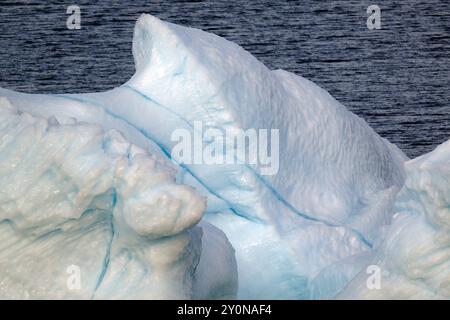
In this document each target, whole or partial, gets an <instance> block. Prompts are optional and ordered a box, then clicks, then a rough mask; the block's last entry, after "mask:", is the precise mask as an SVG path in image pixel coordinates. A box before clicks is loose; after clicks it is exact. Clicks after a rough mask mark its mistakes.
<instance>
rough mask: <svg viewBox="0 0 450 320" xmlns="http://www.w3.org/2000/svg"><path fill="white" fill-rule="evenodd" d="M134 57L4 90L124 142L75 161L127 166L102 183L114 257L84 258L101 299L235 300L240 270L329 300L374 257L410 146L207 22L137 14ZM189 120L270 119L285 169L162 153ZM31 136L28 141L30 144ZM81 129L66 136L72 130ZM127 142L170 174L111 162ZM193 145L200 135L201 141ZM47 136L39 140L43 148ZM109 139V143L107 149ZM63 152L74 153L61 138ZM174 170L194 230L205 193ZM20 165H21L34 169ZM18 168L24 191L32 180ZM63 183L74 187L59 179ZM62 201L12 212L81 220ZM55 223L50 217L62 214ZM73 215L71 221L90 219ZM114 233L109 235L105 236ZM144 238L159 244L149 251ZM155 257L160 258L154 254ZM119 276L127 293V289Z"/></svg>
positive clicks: (108, 250)
mask: <svg viewBox="0 0 450 320" xmlns="http://www.w3.org/2000/svg"><path fill="white" fill-rule="evenodd" d="M133 55H134V59H135V64H136V74H135V75H134V76H133V78H132V79H131V80H130V81H128V82H127V83H126V84H124V85H123V86H121V87H119V88H115V89H113V90H111V91H108V92H103V93H92V94H57V95H28V94H22V93H17V92H12V91H8V90H4V89H0V95H3V96H6V97H8V99H9V100H10V101H11V103H12V104H13V105H14V107H15V108H17V109H18V110H20V111H21V112H26V113H27V114H30V115H32V116H34V117H41V118H44V119H48V120H41V121H48V123H50V124H51V123H60V124H61V125H62V126H69V127H68V128H70V129H71V130H79V131H81V132H85V130H84V129H77V128H78V126H81V127H80V128H82V126H87V127H89V128H91V127H92V128H99V127H101V128H102V129H103V130H105V131H106V132H107V133H106V134H105V135H106V137H113V138H114V139H119V138H118V137H121V138H120V139H119V140H120V141H123V142H120V143H118V142H114V143H113V144H112V145H113V147H108V143H106V144H101V146H100V147H99V149H98V150H97V149H95V148H91V149H89V151H91V150H92V151H95V152H96V153H93V154H90V153H89V152H88V150H86V153H87V154H88V157H90V158H88V159H87V160H85V161H84V160H78V162H76V161H77V157H75V156H73V157H74V159H70V161H72V162H76V163H78V165H74V167H75V168H78V169H77V170H81V171H80V172H79V173H78V174H79V175H80V176H81V177H83V178H86V179H87V177H89V176H90V175H92V173H90V172H91V170H94V169H95V168H96V166H100V167H102V168H103V167H104V166H105V165H101V163H103V162H105V161H106V163H110V162H113V163H114V164H113V165H111V164H110V166H112V167H113V168H114V170H113V169H108V170H109V171H111V172H114V174H112V173H109V176H113V177H115V175H116V174H118V175H119V176H120V179H119V180H118V179H116V178H111V177H110V179H112V180H113V182H111V184H107V186H108V188H107V190H115V191H114V192H115V193H114V194H113V195H110V196H109V197H110V198H109V199H110V207H113V209H104V210H106V211H107V212H108V214H104V216H105V219H106V220H105V222H104V225H105V227H104V229H105V231H104V233H103V234H101V235H98V240H96V241H99V242H102V241H103V242H104V244H103V246H104V248H103V249H102V247H101V245H100V244H98V245H96V250H99V253H98V254H97V255H96V256H103V257H105V256H106V257H107V259H106V260H108V261H109V262H108V263H107V266H106V267H105V263H104V259H103V260H102V259H100V261H99V262H97V263H98V264H97V265H92V267H91V268H92V269H90V270H91V271H89V275H90V276H92V278H93V279H96V281H97V282H100V285H96V284H94V283H95V281H94V280H92V281H94V282H93V284H92V286H93V287H92V291H93V292H94V294H95V295H94V296H95V297H108V298H109V297H111V298H116V297H131V298H133V297H149V298H152V297H193V298H201V297H208V298H217V297H222V296H224V297H232V296H233V293H234V291H235V290H236V281H237V278H238V279H239V291H238V297H239V298H331V297H334V296H335V295H337V294H338V293H339V292H340V291H341V290H342V289H343V288H345V287H346V285H347V283H348V282H349V281H350V280H351V279H352V278H353V277H355V275H357V274H358V273H360V272H361V270H363V268H364V267H365V266H366V265H367V264H368V263H369V262H370V261H372V260H373V259H374V255H376V254H377V252H378V251H377V249H378V245H379V244H380V243H382V241H383V237H384V235H385V230H386V229H388V228H389V225H390V224H391V223H392V217H393V213H394V209H393V206H394V202H395V197H396V194H397V192H398V191H399V190H400V188H401V187H402V186H403V184H404V180H405V172H404V161H406V160H407V159H406V157H405V156H404V155H403V153H402V152H401V151H400V150H398V149H397V148H396V147H395V146H394V145H392V144H390V143H389V142H387V141H386V140H384V139H382V138H381V137H379V136H378V135H377V134H376V133H375V132H374V131H373V130H372V129H371V128H370V127H369V126H368V125H367V124H366V123H365V121H364V120H362V119H360V118H358V117H357V116H355V115H354V114H352V113H351V112H349V111H348V110H347V109H346V108H345V107H344V106H342V105H341V104H340V103H339V102H337V101H336V100H335V99H333V98H332V97H331V96H330V95H329V94H328V93H327V92H326V91H324V90H323V89H321V88H319V87H318V86H317V85H315V84H314V83H312V82H310V81H308V80H306V79H304V78H302V77H299V76H296V75H293V74H291V73H288V72H285V71H282V70H276V71H271V70H269V69H267V68H266V67H265V66H264V65H263V64H262V63H260V62H259V61H258V60H256V59H255V58H254V57H253V56H252V55H250V54H249V53H248V52H246V51H245V50H243V49H242V48H241V47H239V46H238V45H236V44H234V43H231V42H229V41H226V40H225V39H223V38H220V37H218V36H215V35H213V34H209V33H206V32H203V31H201V30H196V29H191V28H186V27H181V26H177V25H173V24H170V23H165V22H162V21H160V20H159V19H157V18H155V17H152V16H149V15H143V16H141V18H140V19H139V20H138V22H137V24H136V29H135V33H134V39H133ZM27 117H30V116H29V115H27ZM196 121H201V122H202V123H203V124H204V125H205V126H212V127H216V128H220V129H222V130H230V131H232V132H235V131H237V130H239V129H244V130H245V129H249V128H254V129H269V130H270V129H278V130H279V132H280V146H279V152H280V163H279V171H278V172H277V173H276V174H274V175H263V174H262V173H263V169H264V168H263V166H261V165H249V164H224V165H204V164H195V165H190V164H180V163H179V161H177V160H178V159H171V152H170V151H171V150H172V148H173V146H174V145H175V142H174V141H172V140H171V135H172V133H173V131H174V130H175V129H180V128H182V129H186V130H188V131H189V132H191V133H192V135H195V134H196V132H195V126H194V122H196ZM84 123H89V124H90V125H87V124H84ZM75 124H76V125H75ZM92 124H95V125H97V126H92ZM91 130H93V129H91ZM98 130H100V129H98ZM62 131H63V132H62V133H61V134H62V135H64V134H65V133H64V132H65V130H62ZM87 132H88V131H87ZM119 132H120V134H119ZM31 137H32V135H28V136H24V137H23V140H27V139H28V143H29V144H30V145H37V144H36V142H35V141H33V139H34V138H31ZM78 138H79V137H78V136H77V134H73V139H75V141H77V139H78ZM60 139H62V140H63V141H64V140H65V139H64V138H60ZM97 139H99V140H102V139H100V138H97ZM103 139H104V138H103ZM55 140H58V139H57V138H55ZM114 141H116V140H114ZM126 141H130V142H131V143H132V144H133V145H134V146H135V147H133V148H131V150H135V149H138V150H140V152H142V153H145V154H146V153H147V152H148V153H150V154H152V155H154V157H155V158H156V159H157V161H156V162H155V163H158V164H159V165H161V166H162V167H164V168H166V169H164V170H162V171H163V172H164V174H162V175H167V176H170V177H171V178H170V179H172V180H170V179H169V178H167V180H170V181H171V183H163V186H160V185H159V184H158V183H157V182H154V178H153V177H154V175H157V176H158V177H159V175H158V174H156V173H155V172H154V171H155V169H154V168H153V167H152V165H150V164H149V163H148V162H147V160H145V159H147V158H149V156H148V155H147V156H142V157H143V159H141V156H139V157H138V158H139V161H138V160H133V159H134V156H132V157H131V160H130V159H128V162H127V161H126V160H123V161H119V160H116V161H114V160H111V159H110V158H111V157H112V158H113V159H115V157H119V155H120V157H124V158H128V156H127V154H129V153H130V152H131V151H126V150H124V148H125V147H120V146H122V145H123V146H126V145H128V144H129V143H128V142H126ZM202 143H203V144H204V146H207V145H208V144H209V143H210V141H203V142H202ZM44 144H46V143H44ZM49 145H50V146H53V145H54V143H50V144H49ZM44 147H45V146H44V145H43V146H41V147H40V148H39V145H37V147H36V150H37V151H36V152H39V150H41V149H43V150H45V148H44ZM110 148H112V149H113V150H115V151H114V152H113V154H114V156H108V157H106V156H104V155H103V153H107V154H109V153H110V152H109V151H108V150H109V149H110ZM60 149H61V150H64V147H63V146H61V147H60ZM116 149H117V150H116ZM102 150H103V151H102ZM119 150H120V151H119ZM61 152H62V153H64V154H67V156H66V157H69V154H68V152H67V151H65V152H63V151H61ZM102 152H103V153H102ZM97 153H98V154H97ZM116 153H118V154H117V155H116ZM0 157H1V158H0V159H2V158H3V156H2V154H0ZM102 157H106V159H109V160H102V159H103V158H102ZM71 158H72V157H71ZM97 158H98V159H97ZM16 159H17V158H16ZM68 161H69V160H68ZM102 161H103V162H102ZM130 161H131V162H130ZM153 161H155V160H153ZM122 162H124V164H123V165H121V166H119V165H118V164H122ZM11 163H13V164H14V163H15V162H14V161H13V160H11ZM29 165H30V169H27V170H36V169H35V165H34V164H33V163H31V162H30V163H29ZM55 166H56V167H57V168H59V167H60V166H61V164H60V163H59V162H57V163H56V165H55ZM153 166H156V165H153ZM156 167H158V166H156ZM117 168H120V170H119V169H117ZM170 168H172V169H174V170H178V171H177V172H178V173H177V174H176V178H177V182H178V183H183V184H187V185H191V186H193V187H195V188H196V190H197V193H198V194H200V195H203V196H205V197H206V198H207V207H206V215H205V216H204V219H203V220H204V221H202V223H201V228H202V229H203V232H204V235H203V238H202V239H201V237H200V231H199V230H200V229H199V228H198V227H194V228H190V227H192V226H194V225H195V224H196V222H197V221H198V220H199V219H200V218H201V216H202V213H203V211H204V210H203V209H204V208H203V202H201V200H199V199H200V198H199V197H198V196H197V195H196V194H195V193H194V192H193V191H192V189H189V188H187V187H185V186H180V185H178V184H175V183H174V181H173V178H174V174H169V173H168V172H170V170H171V169H170ZM10 169H11V168H10ZM19 169H20V170H16V171H19V173H18V174H23V175H25V176H26V175H27V174H26V170H25V169H21V168H19ZM23 170H25V171H24V173H20V172H21V171H23ZM83 170H84V171H83ZM105 170H106V169H105ZM108 170H106V171H108ZM109 171H108V172H109ZM74 172H76V171H74ZM94 172H95V170H94ZM74 174H75V173H74ZM147 175H148V177H147ZM102 177H103V176H102V175H99V176H98V177H95V178H93V181H81V182H80V183H79V184H77V185H76V186H77V188H78V189H80V188H81V187H83V188H84V183H88V184H87V187H89V188H90V189H87V190H89V191H86V192H87V194H89V197H91V196H92V195H97V193H96V192H97V191H96V189H95V188H94V187H95V186H97V184H98V183H99V181H102V180H101V179H100V178H102ZM22 178H23V177H20V179H22ZM20 179H19V180H17V184H18V188H19V187H21V186H22V184H24V185H26V183H22V182H21V180H20ZM47 179H48V178H47ZM99 179H100V180H99ZM102 179H106V178H102ZM167 180H163V181H167ZM156 181H159V180H156ZM94 182H95V183H94ZM5 183H6V184H5V188H6V187H8V188H12V189H14V188H13V187H12V186H9V185H8V184H9V183H11V179H7V181H6V180H5ZM52 183H55V184H56V182H52ZM64 183H65V182H64ZM89 183H91V184H93V186H91V185H90V184H89ZM105 183H106V182H105ZM13 185H14V184H13ZM2 188H3V187H2ZM46 188H47V187H46ZM40 190H43V189H40ZM44 190H45V189H44ZM24 192H25V191H24ZM49 192H50V194H51V195H53V193H52V192H51V189H49ZM105 192H106V191H105ZM108 192H111V191H108ZM159 192H163V194H164V196H161V195H160V194H159ZM61 193H62V195H61V197H62V196H67V194H68V191H61ZM43 194H44V195H45V194H46V193H43ZM43 194H37V195H36V197H37V198H39V199H40V198H42V196H43ZM26 195H27V197H28V196H29V195H32V194H29V193H26ZM86 197H88V195H86ZM104 197H106V198H107V196H105V195H102V199H103V198H104ZM111 198H112V200H111ZM30 199H32V198H30ZM30 199H27V198H24V200H23V201H24V202H26V203H27V204H28V205H29V206H30V210H31V209H33V210H34V208H35V207H39V206H40V205H39V203H38V202H37V203H33V201H31V200H30ZM83 199H84V200H83V201H84V202H83V203H84V206H83V208H90V207H89V206H90V203H91V201H92V199H90V198H89V199H85V198H83ZM114 199H115V200H114ZM61 201H62V200H55V204H54V207H56V208H57V209H53V208H52V209H51V210H50V211H46V210H44V211H45V213H36V212H39V211H36V212H34V211H33V210H31V211H33V212H31V211H29V213H28V214H26V215H24V216H26V217H25V218H23V217H22V218H21V215H17V216H14V219H11V220H6V221H12V222H13V223H16V222H14V220H15V219H19V221H20V219H30V218H31V217H32V216H34V217H38V218H39V219H43V217H45V216H47V215H51V216H52V217H54V219H55V221H58V219H61V216H64V214H66V215H67V214H70V215H74V216H75V217H77V218H78V220H79V219H80V218H79V217H80V215H81V214H82V212H84V211H85V210H86V209H84V211H80V210H81V209H80V208H79V207H78V206H77V207H76V208H77V210H78V211H76V210H73V208H72V207H67V210H68V211H67V212H65V211H64V210H66V209H64V208H63V207H61V206H62V205H60V203H61ZM105 201H106V200H105ZM397 202H398V201H397ZM62 203H63V204H64V202H62ZM102 203H103V202H102ZM111 203H112V204H111ZM113 204H114V205H113ZM94 208H97V207H94ZM161 208H164V209H161ZM11 210H12V209H11ZM58 210H59V211H58ZM96 210H97V209H96ZM108 210H109V211H108ZM114 210H117V211H118V212H121V214H115V213H114ZM63 211H64V212H65V213H61V212H63ZM69 211H70V212H69ZM72 211H73V212H72ZM122 212H123V214H122ZM28 215H30V217H28ZM94 216H95V217H97V216H101V215H94ZM107 217H109V220H108V219H107ZM111 217H113V218H111ZM111 219H112V220H111ZM50 220H52V221H51V222H50V221H49V222H45V223H43V224H44V225H47V224H49V226H51V225H52V223H55V222H53V218H51V219H50ZM78 220H77V223H76V225H77V228H80V229H78V230H85V229H86V228H85V227H84V225H83V224H82V223H81V222H82V221H81V220H80V221H78ZM78 222H79V223H78ZM8 223H9V222H8ZM8 223H7V224H8ZM207 223H211V224H212V225H214V226H215V227H217V228H219V229H220V230H222V231H223V232H224V233H225V234H226V237H227V238H228V240H229V241H230V242H231V244H232V246H233V248H234V250H235V257H236V261H237V274H236V270H234V269H233V268H234V263H235V260H234V255H233V251H232V250H233V249H232V248H230V246H229V244H228V240H227V239H226V238H225V237H224V235H223V233H222V231H220V230H218V229H217V228H214V227H213V226H211V225H209V224H207ZM49 226H47V227H46V228H50V227H49ZM112 229H113V230H112ZM102 230H103V229H102ZM116 230H119V231H116ZM80 233H81V231H74V234H80ZM112 235H114V239H116V241H115V242H114V241H113V242H112V243H113V246H110V245H109V242H108V239H110V238H111V236H112ZM163 236H169V237H164V238H163V239H164V241H163V240H161V242H158V245H155V246H153V242H152V241H154V240H150V239H155V238H156V239H158V238H161V237H163ZM208 239H209V240H208ZM109 241H111V240H109ZM13 242H14V241H13ZM88 242H89V243H91V242H94V241H93V240H92V241H91V240H89V241H88ZM148 242H150V243H151V245H150V244H148ZM32 246H34V243H33V244H32ZM147 246H150V247H151V248H153V249H149V250H150V252H152V253H149V254H143V253H142V252H144V251H145V248H147ZM55 247H58V246H56V245H55ZM11 248H13V247H11ZM130 248H131V249H130ZM21 250H22V249H20V248H19V247H17V248H16V249H11V254H17V256H18V257H21V255H22V254H24V253H21V252H22V251H21ZM61 250H63V249H61ZM15 251H17V252H16V253H14V252H15ZM36 251H39V250H36ZM64 251H65V250H64ZM24 252H26V251H24ZM100 252H101V253H100ZM74 255H75V256H77V253H75V254H74ZM166 255H167V258H163V257H165V256H166ZM40 256H41V255H40ZM81 256H82V255H81V254H80V257H81ZM111 257H114V259H111ZM28 259H30V261H34V260H33V259H34V258H28ZM146 259H150V260H146ZM152 259H156V260H157V261H159V259H162V261H163V262H161V264H159V262H155V263H152V262H151V261H152ZM198 259H200V263H199V264H198V266H197V264H196V261H198ZM82 260H83V261H85V263H88V261H89V259H87V258H84V259H82ZM0 261H3V260H0ZM43 261H46V259H44V258H43ZM95 261H96V259H93V260H92V262H89V263H92V264H94V263H95ZM8 263H9V262H8ZM42 263H45V262H42ZM147 265H157V266H158V267H156V269H152V270H158V271H155V272H161V273H163V274H164V275H161V276H160V275H159V274H158V275H157V276H154V277H152V276H151V275H148V274H147V273H146V269H145V268H146V266H147ZM11 268H12V264H11ZM1 270H2V269H0V272H1ZM101 270H103V271H101ZM173 274H175V275H176V276H173ZM22 277H23V281H24V282H25V283H26V285H29V286H34V284H33V282H32V281H31V280H30V279H29V278H27V273H26V272H23V273H22ZM99 279H101V281H99ZM142 279H145V280H142ZM11 281H12V280H11ZM15 283H16V282H14V281H13V282H11V284H8V286H9V287H11V286H12V285H15ZM123 283H125V284H127V288H129V291H127V290H123V289H122V285H123ZM8 286H6V287H8ZM177 286H179V287H177ZM97 287H98V288H97ZM95 288H97V289H95ZM11 290H13V289H11ZM44 294H45V293H44Z"/></svg>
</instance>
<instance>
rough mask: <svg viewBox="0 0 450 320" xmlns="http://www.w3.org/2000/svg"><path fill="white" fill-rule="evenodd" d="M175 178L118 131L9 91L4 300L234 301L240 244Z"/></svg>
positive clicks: (0, 171)
mask: <svg viewBox="0 0 450 320" xmlns="http://www.w3.org/2000/svg"><path fill="white" fill-rule="evenodd" d="M36 108H39V102H37V104H36ZM174 175H175V171H174V170H173V169H172V168H170V167H167V166H165V165H163V164H161V163H160V162H158V161H157V160H156V159H155V158H154V157H153V156H152V155H150V154H149V153H147V152H146V151H144V150H143V149H142V148H139V147H137V146H135V145H133V144H130V143H129V142H128V141H126V140H125V139H124V138H123V136H122V135H121V134H120V133H119V132H118V131H115V130H109V131H107V132H104V131H103V129H102V128H101V127H99V126H98V125H92V124H87V123H82V122H77V121H75V120H72V121H67V122H65V123H62V124H60V123H58V121H57V120H56V119H55V118H50V119H48V120H47V119H44V118H39V117H33V116H31V115H30V114H28V113H22V112H18V111H17V110H16V108H15V107H14V106H13V105H11V104H10V103H9V102H8V100H6V99H5V98H1V99H0V298H1V299H17V298H19V299H22V298H31V299H43V298H44V299H50V298H65V299H66V298H71V299H86V298H100V299H103V298H122V299H123V298H126V299H135V298H150V299H156V298H159V299H161V298H171V299H174V298H232V297H235V295H236V290H237V272H236V262H235V260H234V251H233V249H232V247H231V246H230V244H229V243H228V241H227V239H226V237H225V236H224V234H223V233H221V232H220V231H219V230H217V229H216V228H214V227H212V226H211V225H208V224H206V223H203V224H202V226H201V227H200V226H196V227H195V225H197V223H198V222H199V221H200V219H201V218H202V216H203V213H204V209H205V199H204V198H202V197H200V196H198V195H197V194H196V193H195V192H194V190H193V189H192V188H190V187H187V186H183V185H179V184H176V183H175V181H174V179H175V178H174ZM213 248H214V250H213ZM210 261H215V263H216V264H217V265H216V268H215V270H211V269H208V268H207V267H206V266H207V265H209V264H210ZM73 272H76V273H77V274H78V275H79V276H80V277H79V278H78V279H79V282H77V281H78V280H76V279H74V278H73V276H74V274H72V273H73ZM199 272H201V274H199ZM74 281H75V282H74ZM77 283H79V286H76V287H74V286H73V285H76V284H77ZM71 284H72V285H71Z"/></svg>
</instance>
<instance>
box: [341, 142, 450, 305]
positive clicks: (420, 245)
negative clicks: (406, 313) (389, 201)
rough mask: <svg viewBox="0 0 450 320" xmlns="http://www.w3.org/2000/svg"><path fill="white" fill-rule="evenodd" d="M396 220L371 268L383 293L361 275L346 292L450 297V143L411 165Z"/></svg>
mask: <svg viewBox="0 0 450 320" xmlns="http://www.w3.org/2000/svg"><path fill="white" fill-rule="evenodd" d="M406 172H407V179H406V182H405V185H404V187H403V188H402V190H401V191H400V193H399V194H398V196H397V199H396V202H395V212H396V214H395V217H394V220H393V222H392V225H391V226H390V227H389V228H388V230H387V235H386V238H385V239H384V241H383V243H382V244H381V245H380V246H379V248H378V250H377V253H376V255H375V257H374V258H373V259H372V260H371V261H370V265H375V266H378V267H379V268H380V271H381V281H380V287H379V289H369V288H372V287H371V286H369V288H368V286H367V278H368V275H367V273H366V272H365V270H366V268H364V271H363V272H361V274H359V275H358V276H357V277H356V278H355V279H354V280H353V281H352V282H351V283H350V284H349V285H348V287H347V288H346V289H345V290H344V292H342V293H341V294H340V296H339V297H340V298H347V299H350V298H351V299H355V298H356V299H449V298H450V140H449V141H447V142H446V143H444V144H442V145H440V146H439V147H438V148H436V150H434V151H433V152H431V153H428V154H426V155H423V156H421V157H418V158H416V159H414V160H411V161H408V162H407V163H406Z"/></svg>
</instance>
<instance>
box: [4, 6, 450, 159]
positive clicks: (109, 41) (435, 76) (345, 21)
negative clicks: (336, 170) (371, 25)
mask: <svg viewBox="0 0 450 320" xmlns="http://www.w3.org/2000/svg"><path fill="white" fill-rule="evenodd" d="M372 4H377V5H379V6H380V8H381V29H379V30H369V29H368V28H367V25H366V21H367V16H368V15H367V13H366V10H367V7H368V6H369V5H372ZM69 5H78V6H79V7H80V9H81V29H80V30H69V29H67V26H66V20H67V17H68V16H69V15H68V14H67V13H66V10H67V7H68V6H69ZM141 13H151V14H153V15H155V16H157V17H159V18H161V19H164V20H167V21H171V22H174V23H177V24H182V25H186V26H190V27H195V28H201V29H203V30H206V31H209V32H213V33H215V34H217V35H220V36H222V37H225V38H227V39H229V40H231V41H234V42H236V43H238V44H239V45H241V46H242V47H244V48H245V49H247V50H248V51H250V52H251V53H252V54H253V55H255V56H256V57H257V58H258V59H260V60H261V61H262V62H264V63H265V64H266V65H267V66H268V67H270V68H272V69H278V68H281V69H285V70H288V71H291V72H294V73H296V74H299V75H301V76H304V77H306V78H308V79H310V80H312V81H314V82H316V83H317V84H319V85H320V86H321V87H323V88H324V89H326V90H328V91H329V92H330V93H331V94H332V95H333V96H334V97H335V98H336V99H338V100H339V101H340V102H342V103H343V104H344V105H345V106H347V108H349V109H350V110H351V111H353V112H354V113H356V114H357V115H359V116H360V117H362V118H364V119H365V120H366V121H367V122H368V123H369V124H370V125H371V126H372V127H373V128H374V129H375V130H376V131H377V132H378V133H379V134H380V135H382V136H383V137H385V138H387V139H389V140H390V141H391V142H393V143H395V144H397V145H398V146H399V147H400V148H401V149H402V150H403V151H404V152H405V153H406V154H407V155H408V156H410V157H415V156H418V155H421V154H423V153H425V152H429V151H431V150H433V149H434V148H435V147H436V146H437V145H438V144H440V143H442V142H444V141H446V140H447V139H449V138H450V81H449V80H450V1H449V0H442V1H438V0H427V1H425V0H424V1H418V0H408V1H381V0H371V1H353V0H350V1H265V0H264V1H225V0H223V1H195V2H191V1H148V0H147V1H144V0H135V1H119V0H112V1H104V0H96V1H86V0H71V1H33V0H29V1H26V0H24V1H10V0H0V87H4V88H8V89H14V90H19V91H25V92H30V93H63V92H64V93H78V92H92V91H101V90H107V89H111V88H113V87H116V86H119V85H121V84H122V83H124V82H125V81H127V80H128V79H129V78H130V77H131V76H132V75H133V73H134V63H133V57H132V54H131V42H132V35H133V27H134V23H135V21H136V19H137V18H138V17H139V15H140V14H141Z"/></svg>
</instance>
